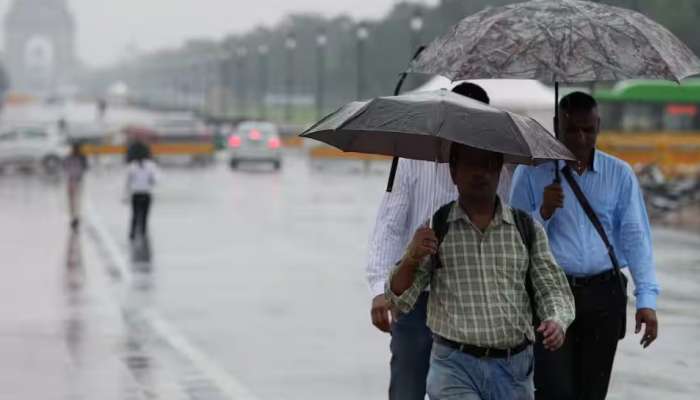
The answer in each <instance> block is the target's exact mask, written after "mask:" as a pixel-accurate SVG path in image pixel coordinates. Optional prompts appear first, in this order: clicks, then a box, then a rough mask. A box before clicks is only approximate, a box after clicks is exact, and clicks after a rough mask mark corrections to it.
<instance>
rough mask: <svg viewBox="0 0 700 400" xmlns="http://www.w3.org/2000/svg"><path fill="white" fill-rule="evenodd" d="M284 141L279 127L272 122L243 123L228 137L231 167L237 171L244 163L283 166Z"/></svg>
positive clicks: (277, 167)
mask: <svg viewBox="0 0 700 400" xmlns="http://www.w3.org/2000/svg"><path fill="white" fill-rule="evenodd" d="M281 147H282V140H281V139H280V136H279V132H278V130H277V126H276V125H275V124H272V123H270V122H252V121H247V122H241V123H240V124H239V125H238V127H237V128H236V129H235V131H234V132H233V133H232V134H231V135H230V136H229V137H228V153H229V165H230V166H231V168H233V169H235V168H238V166H239V165H240V164H241V163H244V162H258V163H259V162H265V163H271V164H272V166H273V167H274V168H275V169H280V167H281V166H282V151H281Z"/></svg>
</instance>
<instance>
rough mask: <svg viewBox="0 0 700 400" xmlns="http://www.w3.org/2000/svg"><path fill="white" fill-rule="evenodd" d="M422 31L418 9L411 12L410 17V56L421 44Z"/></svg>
mask: <svg viewBox="0 0 700 400" xmlns="http://www.w3.org/2000/svg"><path fill="white" fill-rule="evenodd" d="M422 31H423V15H422V13H421V11H420V9H419V8H416V9H415V10H414V11H413V17H411V53H410V54H411V55H413V53H414V52H415V51H416V50H417V49H418V46H420V44H421V43H420V42H421V32H422Z"/></svg>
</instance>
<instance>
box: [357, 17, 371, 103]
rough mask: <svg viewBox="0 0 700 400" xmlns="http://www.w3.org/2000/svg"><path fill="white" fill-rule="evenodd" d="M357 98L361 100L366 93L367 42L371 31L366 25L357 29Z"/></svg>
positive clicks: (361, 25)
mask: <svg viewBox="0 0 700 400" xmlns="http://www.w3.org/2000/svg"><path fill="white" fill-rule="evenodd" d="M356 34H357V98H358V99H361V98H362V97H363V96H364V92H365V90H364V89H365V82H364V79H365V71H364V64H365V60H364V59H365V42H366V41H367V39H368V38H369V30H368V29H367V27H366V26H365V25H364V24H360V25H359V26H358V27H357V31H356Z"/></svg>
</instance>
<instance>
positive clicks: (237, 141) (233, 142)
mask: <svg viewBox="0 0 700 400" xmlns="http://www.w3.org/2000/svg"><path fill="white" fill-rule="evenodd" d="M228 147H231V148H238V147H241V138H240V137H238V136H236V135H231V136H230V137H229V138H228Z"/></svg>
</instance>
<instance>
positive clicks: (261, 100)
mask: <svg viewBox="0 0 700 400" xmlns="http://www.w3.org/2000/svg"><path fill="white" fill-rule="evenodd" d="M269 52H270V48H269V47H268V46H267V45H266V44H261V45H260V46H258V64H259V65H258V67H259V68H258V74H259V75H258V76H259V84H260V91H259V93H258V117H259V118H260V119H261V120H264V119H266V118H267V113H266V111H267V110H266V108H265V96H266V95H267V78H268V77H267V74H268V71H267V56H268V53H269Z"/></svg>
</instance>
